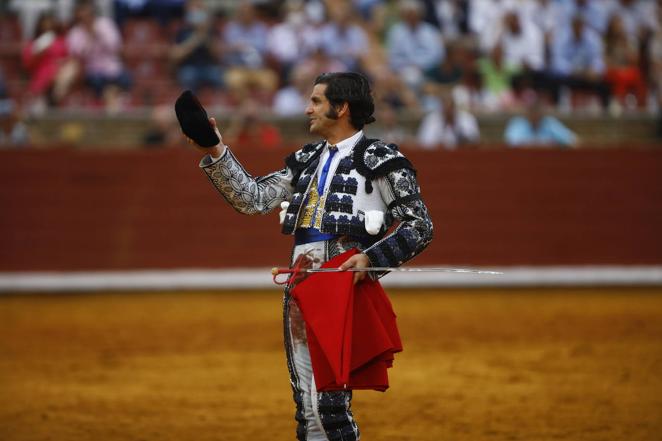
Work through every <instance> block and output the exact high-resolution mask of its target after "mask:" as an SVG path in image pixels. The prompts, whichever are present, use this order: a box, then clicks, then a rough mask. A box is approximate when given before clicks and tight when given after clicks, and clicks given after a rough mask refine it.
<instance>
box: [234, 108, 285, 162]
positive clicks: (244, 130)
mask: <svg viewBox="0 0 662 441" xmlns="http://www.w3.org/2000/svg"><path fill="white" fill-rule="evenodd" d="M234 115H235V116H234V118H233V119H232V121H231V122H230V126H229V127H228V129H227V131H226V132H225V134H224V135H223V136H224V138H223V139H224V140H225V139H226V138H227V142H228V144H230V143H231V144H232V145H236V146H239V148H241V147H250V148H256V149H259V150H275V149H278V148H280V147H282V145H283V137H282V136H281V134H280V130H279V129H278V127H277V126H275V125H274V124H271V123H270V122H268V121H265V120H264V118H263V117H262V110H261V106H260V104H259V103H258V102H257V101H255V100H253V99H250V98H249V99H246V100H244V101H243V102H242V103H241V105H240V107H239V109H238V110H237V111H236V112H235V113H234Z"/></svg>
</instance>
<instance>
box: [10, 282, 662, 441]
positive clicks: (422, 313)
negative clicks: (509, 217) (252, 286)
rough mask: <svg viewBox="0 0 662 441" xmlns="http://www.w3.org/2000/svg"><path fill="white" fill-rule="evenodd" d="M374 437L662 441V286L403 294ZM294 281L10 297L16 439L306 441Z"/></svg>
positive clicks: (361, 399)
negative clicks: (292, 318)
mask: <svg viewBox="0 0 662 441" xmlns="http://www.w3.org/2000/svg"><path fill="white" fill-rule="evenodd" d="M391 298H392V300H393V303H394V307H395V309H396V312H397V313H398V316H399V326H400V330H401V333H402V336H403V341H404V345H405V351H404V352H403V353H402V354H399V356H398V357H397V358H396V363H395V367H394V369H392V370H391V389H390V390H389V391H387V392H386V393H379V392H372V391H362V392H357V393H356V394H355V400H354V411H355V415H356V418H357V420H358V422H359V425H360V427H361V430H362V432H363V437H362V439H363V440H364V441H382V440H397V441H400V440H426V441H427V440H429V441H446V440H448V441H465V440H472V441H474V440H479V441H482V440H494V441H501V440H527V441H544V440H628V441H636V440H647V441H658V440H662V289H637V290H627V289H612V290H597V289H596V290H587V289H583V290H566V289H563V290H561V289H559V290H537V291H528V290H498V291H487V290H475V291H470V290H444V291H436V292H433V291H412V292H404V291H397V292H392V293H391ZM280 308H281V299H280V294H279V293H278V292H275V291H273V292H238V293H149V294H145V293H130V294H129V293H124V294H92V295H80V294H76V295H51V296H44V295H16V296H0V440H3V441H23V440H58V441H59V440H67V441H68V440H98V441H106V440H118V441H119V440H122V441H131V440H150V441H151V440H163V441H174V440H182V441H183V440H201V441H204V440H222V441H234V440H237V441H239V440H241V441H245V440H251V441H261V440H270V441H279V440H293V439H294V419H293V404H292V401H291V392H290V387H289V383H288V375H287V371H286V367H285V360H284V355H283V351H282V338H281V335H282V334H281V327H280V317H281V312H280Z"/></svg>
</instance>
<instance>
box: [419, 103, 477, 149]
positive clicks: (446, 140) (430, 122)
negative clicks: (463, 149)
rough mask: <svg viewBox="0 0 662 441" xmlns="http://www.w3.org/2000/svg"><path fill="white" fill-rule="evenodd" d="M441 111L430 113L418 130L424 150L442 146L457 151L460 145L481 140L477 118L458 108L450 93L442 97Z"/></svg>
mask: <svg viewBox="0 0 662 441" xmlns="http://www.w3.org/2000/svg"><path fill="white" fill-rule="evenodd" d="M440 100H441V109H440V110H436V111H433V112H431V113H428V114H427V115H425V117H424V118H423V121H421V125H420V127H419V129H418V143H419V144H420V146H421V147H423V148H424V149H435V148H439V147H440V146H441V147H443V148H446V149H455V148H457V147H458V146H460V145H464V144H474V143H477V142H478V141H479V139H480V131H479V128H478V122H477V121H476V117H474V116H473V115H472V114H471V113H469V112H467V111H466V110H462V109H459V108H457V106H456V104H455V99H454V98H453V96H452V94H450V93H447V92H446V93H442V94H441V96H440Z"/></svg>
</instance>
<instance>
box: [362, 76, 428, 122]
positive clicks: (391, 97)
mask: <svg viewBox="0 0 662 441" xmlns="http://www.w3.org/2000/svg"><path fill="white" fill-rule="evenodd" d="M372 80H373V82H374V88H375V89H374V90H375V91H374V95H375V102H376V103H378V104H377V107H379V104H380V103H383V104H384V105H385V106H389V107H391V108H393V109H396V110H397V111H409V112H416V111H418V110H420V105H419V102H418V98H417V96H416V94H415V93H414V92H413V91H412V90H411V89H410V88H409V87H407V85H406V84H405V83H404V81H403V80H402V79H401V78H400V77H399V76H398V75H396V74H395V73H393V72H391V71H390V70H388V69H383V70H381V71H379V72H376V73H375V76H374V77H373V78H372Z"/></svg>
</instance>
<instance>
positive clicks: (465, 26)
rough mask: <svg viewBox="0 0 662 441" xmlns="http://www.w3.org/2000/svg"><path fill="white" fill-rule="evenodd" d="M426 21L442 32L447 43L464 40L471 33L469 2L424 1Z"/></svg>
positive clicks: (467, 0) (447, 0)
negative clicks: (426, 10)
mask: <svg viewBox="0 0 662 441" xmlns="http://www.w3.org/2000/svg"><path fill="white" fill-rule="evenodd" d="M424 3H425V4H426V5H427V9H428V15H431V16H430V17H427V19H426V21H428V22H429V23H431V24H434V25H436V26H437V27H438V28H439V29H440V30H441V35H442V37H443V38H444V40H445V41H447V42H448V41H454V40H457V39H460V38H463V37H464V36H466V35H467V34H468V33H469V0H424Z"/></svg>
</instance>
